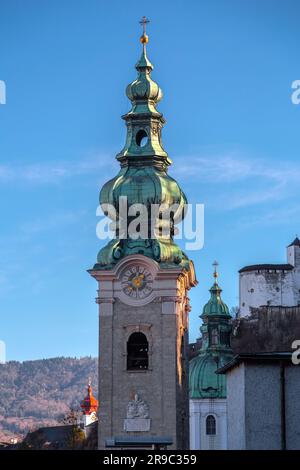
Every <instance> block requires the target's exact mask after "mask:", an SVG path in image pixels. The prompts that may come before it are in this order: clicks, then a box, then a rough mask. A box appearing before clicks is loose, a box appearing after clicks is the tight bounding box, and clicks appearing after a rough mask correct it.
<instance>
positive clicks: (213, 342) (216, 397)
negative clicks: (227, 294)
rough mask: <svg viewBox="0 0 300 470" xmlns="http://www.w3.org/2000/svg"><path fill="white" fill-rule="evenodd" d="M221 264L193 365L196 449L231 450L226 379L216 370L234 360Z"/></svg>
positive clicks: (205, 309)
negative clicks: (200, 345) (228, 432)
mask: <svg viewBox="0 0 300 470" xmlns="http://www.w3.org/2000/svg"><path fill="white" fill-rule="evenodd" d="M217 264H218V263H217V262H215V263H214V266H215V271H214V278H215V282H214V284H213V286H212V287H211V288H210V299H209V301H208V302H207V303H206V304H205V305H204V307H203V312H202V315H201V317H200V318H201V319H202V321H203V323H202V325H201V327H200V331H201V333H202V338H201V339H202V347H201V349H200V351H199V353H198V355H197V356H196V357H194V358H193V359H192V360H191V362H190V371H189V375H190V379H189V387H190V447H191V449H192V450H196V449H198V450H199V449H201V450H225V449H227V404H226V377H225V375H219V374H216V370H217V369H218V368H219V367H222V366H223V365H224V364H226V363H227V362H229V361H230V360H231V359H232V357H233V351H232V349H231V345H230V334H231V329H232V326H231V316H230V314H229V310H228V307H227V305H226V304H225V303H224V302H223V300H222V298H221V292H222V289H221V288H220V286H219V284H218V280H217V278H218V273H217V270H216V266H217Z"/></svg>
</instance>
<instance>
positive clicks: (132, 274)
mask: <svg viewBox="0 0 300 470" xmlns="http://www.w3.org/2000/svg"><path fill="white" fill-rule="evenodd" d="M122 290H123V292H124V294H126V295H127V296H128V297H131V298H132V299H137V300H138V299H144V298H145V297H147V296H148V295H149V294H151V292H152V276H151V274H150V272H149V271H148V270H147V269H146V268H144V267H143V266H131V267H130V268H128V269H127V270H126V271H125V273H124V275H123V278H122Z"/></svg>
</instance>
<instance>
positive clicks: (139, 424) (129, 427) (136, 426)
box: [124, 418, 151, 432]
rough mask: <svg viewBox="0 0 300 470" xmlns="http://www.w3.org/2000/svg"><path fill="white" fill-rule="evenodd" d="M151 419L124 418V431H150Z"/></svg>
mask: <svg viewBox="0 0 300 470" xmlns="http://www.w3.org/2000/svg"><path fill="white" fill-rule="evenodd" d="M150 424H151V419H149V418H148V419H147V418H126V419H124V431H127V432H130V431H133V432H143V431H150Z"/></svg>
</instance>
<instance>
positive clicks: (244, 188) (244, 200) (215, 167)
mask: <svg viewBox="0 0 300 470" xmlns="http://www.w3.org/2000/svg"><path fill="white" fill-rule="evenodd" d="M275 164H276V166H274V165H275ZM174 170H175V171H174V172H173V173H174V174H175V175H176V176H177V175H178V177H181V178H186V179H187V180H192V181H194V182H197V183H201V182H202V183H203V184H209V185H216V184H223V185H224V192H223V197H222V208H224V209H228V210H231V209H239V208H242V207H247V206H251V205H258V204H265V203H267V202H270V201H275V200H282V199H285V198H288V197H290V196H291V195H293V194H298V192H299V180H300V166H299V165H298V166H297V165H296V164H295V162H293V163H291V162H285V163H284V164H278V162H271V161H269V160H262V159H260V160H258V159H254V158H252V159H246V158H244V157H240V156H238V155H235V154H228V155H225V156H224V155H221V156H215V155H212V156H205V157H203V156H199V157H197V156H194V157H185V159H183V158H178V159H177V165H176V168H175V167H174ZM228 185H230V187H228ZM210 202H211V205H214V201H210ZM218 205H219V200H218Z"/></svg>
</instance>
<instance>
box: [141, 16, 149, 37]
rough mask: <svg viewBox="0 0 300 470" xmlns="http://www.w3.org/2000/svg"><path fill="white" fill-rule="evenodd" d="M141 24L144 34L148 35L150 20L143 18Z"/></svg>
mask: <svg viewBox="0 0 300 470" xmlns="http://www.w3.org/2000/svg"><path fill="white" fill-rule="evenodd" d="M139 23H140V24H141V25H142V26H143V34H146V24H147V23H150V20H148V18H146V16H143V18H142V19H141V21H140V22H139Z"/></svg>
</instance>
